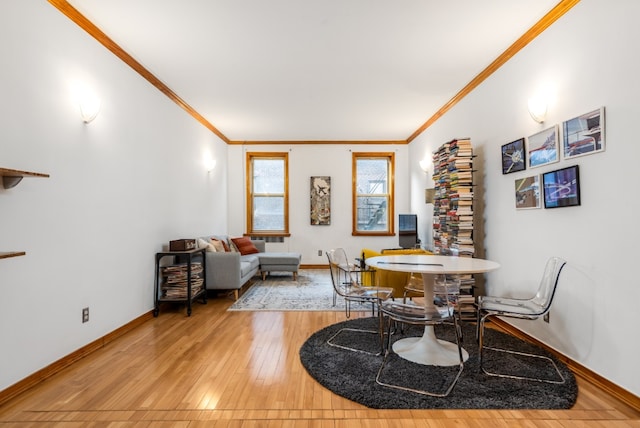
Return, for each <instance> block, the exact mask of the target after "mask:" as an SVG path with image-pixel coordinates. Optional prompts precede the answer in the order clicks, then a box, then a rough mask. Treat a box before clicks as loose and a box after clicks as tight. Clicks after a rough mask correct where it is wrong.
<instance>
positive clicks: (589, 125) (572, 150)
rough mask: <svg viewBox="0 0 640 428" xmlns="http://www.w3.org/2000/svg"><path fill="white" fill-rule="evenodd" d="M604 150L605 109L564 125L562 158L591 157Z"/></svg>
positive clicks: (570, 120) (566, 122)
mask: <svg viewBox="0 0 640 428" xmlns="http://www.w3.org/2000/svg"><path fill="white" fill-rule="evenodd" d="M603 150H604V107H601V108H599V109H598V110H593V111H590V112H589V113H585V114H582V115H580V116H578V117H574V118H573V119H569V120H567V121H565V122H563V123H562V157H563V158H565V159H569V158H573V157H576V156H583V155H589V154H592V153H597V152H601V151H603Z"/></svg>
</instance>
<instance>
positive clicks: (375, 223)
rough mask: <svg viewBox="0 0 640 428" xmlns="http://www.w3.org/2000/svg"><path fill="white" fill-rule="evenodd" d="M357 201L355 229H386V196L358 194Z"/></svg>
mask: <svg viewBox="0 0 640 428" xmlns="http://www.w3.org/2000/svg"><path fill="white" fill-rule="evenodd" d="M356 202H357V211H358V213H357V223H358V224H357V230H361V231H365V230H376V231H379V230H388V226H387V198H386V197H370V196H359V197H357V198H356Z"/></svg>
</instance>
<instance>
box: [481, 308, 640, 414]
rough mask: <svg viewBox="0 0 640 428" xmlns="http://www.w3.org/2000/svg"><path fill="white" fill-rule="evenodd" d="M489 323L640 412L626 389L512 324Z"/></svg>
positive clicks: (635, 398)
mask: <svg viewBox="0 0 640 428" xmlns="http://www.w3.org/2000/svg"><path fill="white" fill-rule="evenodd" d="M491 322H492V323H493V324H495V325H496V326H497V327H499V328H501V329H502V330H504V331H506V332H507V333H509V334H512V335H513V336H516V337H518V338H520V339H523V340H527V341H529V342H531V343H534V344H535V345H537V346H540V347H541V348H543V349H545V350H547V351H549V352H551V353H552V354H553V355H554V356H555V357H556V358H558V360H560V361H562V362H563V363H565V364H566V365H567V367H569V369H571V371H572V372H573V373H574V374H575V375H577V376H580V377H581V378H583V379H584V380H586V381H587V382H589V383H591V384H593V385H596V386H598V387H599V388H600V389H602V390H604V391H606V392H607V393H608V394H610V395H612V396H613V397H615V398H617V399H618V400H620V401H622V402H623V403H625V404H626V405H628V406H630V407H632V408H633V409H635V410H637V411H640V397H638V396H636V395H635V394H633V393H632V392H630V391H627V390H626V389H624V388H622V387H621V386H619V385H616V384H615V383H613V382H611V381H610V380H607V379H605V378H604V377H602V376H600V375H599V374H598V373H596V372H594V371H592V370H590V369H588V368H587V367H585V366H583V365H582V364H580V363H578V362H577V361H574V360H572V359H571V358H569V357H567V356H566V355H564V354H561V353H560V352H558V351H556V350H555V349H553V348H551V347H549V346H548V345H546V344H544V343H542V342H541V341H539V340H538V339H536V338H535V337H532V336H529V335H528V334H527V333H525V332H524V331H522V330H520V329H519V328H517V327H515V326H514V325H512V324H509V323H508V322H506V321H504V320H501V319H499V318H493V319H492V320H491Z"/></svg>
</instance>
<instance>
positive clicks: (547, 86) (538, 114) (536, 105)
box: [527, 82, 558, 123]
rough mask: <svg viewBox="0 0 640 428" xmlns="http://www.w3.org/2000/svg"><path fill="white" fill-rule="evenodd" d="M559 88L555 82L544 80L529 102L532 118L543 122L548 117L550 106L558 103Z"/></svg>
mask: <svg viewBox="0 0 640 428" xmlns="http://www.w3.org/2000/svg"><path fill="white" fill-rule="evenodd" d="M557 94H558V89H557V87H556V85H555V84H554V83H553V82H544V83H543V84H541V85H540V86H539V87H538V89H537V90H536V92H535V93H534V94H533V96H532V97H531V98H529V101H528V103H527V107H528V109H529V114H530V115H531V118H532V119H533V120H535V121H536V122H538V123H542V122H544V121H545V120H546V118H547V113H548V111H549V107H550V106H553V105H554V104H555V103H556V99H557Z"/></svg>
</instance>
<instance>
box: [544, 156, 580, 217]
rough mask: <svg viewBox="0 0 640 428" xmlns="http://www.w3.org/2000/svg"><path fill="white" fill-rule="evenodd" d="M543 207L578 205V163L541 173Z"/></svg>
mask: <svg viewBox="0 0 640 428" xmlns="http://www.w3.org/2000/svg"><path fill="white" fill-rule="evenodd" d="M542 187H543V188H544V207H545V208H561V207H573V206H576V205H580V174H579V170H578V165H574V166H569V167H567V168H562V169H558V170H555V171H550V172H545V173H544V174H542Z"/></svg>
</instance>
